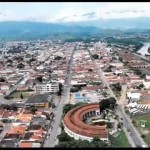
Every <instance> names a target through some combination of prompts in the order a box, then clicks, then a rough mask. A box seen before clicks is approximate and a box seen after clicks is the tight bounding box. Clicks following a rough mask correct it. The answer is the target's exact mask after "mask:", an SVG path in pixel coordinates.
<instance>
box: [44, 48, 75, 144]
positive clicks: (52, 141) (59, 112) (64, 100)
mask: <svg viewBox="0 0 150 150" xmlns="http://www.w3.org/2000/svg"><path fill="white" fill-rule="evenodd" d="M74 50H75V48H74V49H73V51H72V54H71V58H70V60H69V62H68V68H67V74H66V82H65V83H66V84H65V86H64V92H63V95H62V98H61V101H60V102H59V104H58V106H57V109H56V111H55V122H54V124H52V126H53V128H52V131H51V134H50V137H49V138H48V139H47V140H46V142H45V143H44V145H43V147H54V146H55V145H56V144H57V143H58V139H57V133H58V130H59V126H60V123H61V117H62V110H63V106H64V105H65V104H66V103H67V102H68V100H69V92H70V82H71V69H72V60H73V55H74Z"/></svg>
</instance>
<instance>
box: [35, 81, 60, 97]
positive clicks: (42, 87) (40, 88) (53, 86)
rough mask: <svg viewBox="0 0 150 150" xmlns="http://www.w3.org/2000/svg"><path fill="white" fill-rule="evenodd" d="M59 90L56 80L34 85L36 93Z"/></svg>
mask: <svg viewBox="0 0 150 150" xmlns="http://www.w3.org/2000/svg"><path fill="white" fill-rule="evenodd" d="M58 90H59V83H58V82H51V83H42V84H36V85H35V91H36V93H41V94H42V93H57V92H58Z"/></svg>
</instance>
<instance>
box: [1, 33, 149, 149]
mask: <svg viewBox="0 0 150 150" xmlns="http://www.w3.org/2000/svg"><path fill="white" fill-rule="evenodd" d="M148 40H149V37H147V35H141V37H139V36H125V35H124V36H113V37H105V38H103V39H96V40H95V39H89V40H88V41H79V40H78V41H63V40H40V39H39V40H35V41H18V42H17V41H16V42H6V43H3V45H1V47H0V54H1V56H0V57H1V58H0V147H15V148H24V147H30V148H31V147H149V146H150V92H149V89H150V63H149V62H150V54H149V47H150V44H149V45H147V43H146V44H145V42H147V41H148ZM143 47H146V53H143V51H144V50H143Z"/></svg>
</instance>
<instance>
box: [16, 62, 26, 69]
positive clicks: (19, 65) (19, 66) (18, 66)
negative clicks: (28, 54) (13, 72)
mask: <svg viewBox="0 0 150 150" xmlns="http://www.w3.org/2000/svg"><path fill="white" fill-rule="evenodd" d="M24 66H25V65H24V64H23V63H20V64H18V65H17V68H19V69H22V68H24Z"/></svg>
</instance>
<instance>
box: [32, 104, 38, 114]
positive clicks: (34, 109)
mask: <svg viewBox="0 0 150 150" xmlns="http://www.w3.org/2000/svg"><path fill="white" fill-rule="evenodd" d="M30 110H31V112H32V113H33V114H35V112H36V111H37V108H36V107H35V106H31V107H30Z"/></svg>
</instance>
